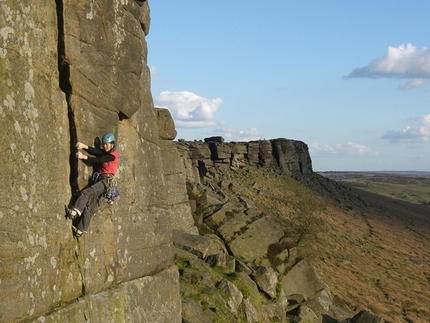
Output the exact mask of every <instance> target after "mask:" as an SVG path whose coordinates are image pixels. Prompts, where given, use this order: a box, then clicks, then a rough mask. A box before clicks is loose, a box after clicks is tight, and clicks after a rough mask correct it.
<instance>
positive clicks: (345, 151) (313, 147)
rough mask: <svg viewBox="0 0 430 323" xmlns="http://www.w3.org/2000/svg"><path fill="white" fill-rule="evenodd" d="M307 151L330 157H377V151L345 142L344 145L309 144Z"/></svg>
mask: <svg viewBox="0 0 430 323" xmlns="http://www.w3.org/2000/svg"><path fill="white" fill-rule="evenodd" d="M309 149H310V151H311V152H312V153H323V154H332V155H352V156H378V151H376V150H373V149H372V148H370V147H367V146H365V145H362V144H358V143H355V142H351V141H349V142H347V143H344V144H334V145H328V144H320V143H315V142H314V143H311V144H309Z"/></svg>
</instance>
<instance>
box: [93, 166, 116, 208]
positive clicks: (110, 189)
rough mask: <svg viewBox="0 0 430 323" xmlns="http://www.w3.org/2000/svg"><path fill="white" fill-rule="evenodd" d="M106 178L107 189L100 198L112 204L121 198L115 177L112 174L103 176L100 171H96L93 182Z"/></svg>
mask: <svg viewBox="0 0 430 323" xmlns="http://www.w3.org/2000/svg"><path fill="white" fill-rule="evenodd" d="M104 179H106V190H105V192H104V193H103V194H102V196H101V197H100V199H101V200H102V201H103V202H105V203H107V204H109V205H112V204H113V202H115V201H117V200H118V199H119V190H118V187H117V182H116V179H115V177H113V176H112V175H108V176H103V175H101V174H100V173H94V174H93V177H92V182H93V184H94V183H97V182H99V181H101V180H104Z"/></svg>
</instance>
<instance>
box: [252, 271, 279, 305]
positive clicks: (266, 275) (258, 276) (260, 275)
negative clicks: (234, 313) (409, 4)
mask: <svg viewBox="0 0 430 323" xmlns="http://www.w3.org/2000/svg"><path fill="white" fill-rule="evenodd" d="M252 278H253V280H254V281H255V282H256V283H257V285H258V287H259V288H260V289H261V290H262V291H263V292H264V293H266V294H267V295H268V296H269V297H270V298H271V299H273V298H275V297H276V287H277V285H278V277H277V276H276V273H275V271H274V270H273V269H272V268H270V267H264V266H258V267H256V268H254V273H253V275H252Z"/></svg>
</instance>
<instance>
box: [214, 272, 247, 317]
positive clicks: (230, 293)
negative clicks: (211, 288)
mask: <svg viewBox="0 0 430 323" xmlns="http://www.w3.org/2000/svg"><path fill="white" fill-rule="evenodd" d="M217 288H219V289H220V290H222V291H224V293H226V294H227V304H228V306H229V307H230V309H231V310H232V312H233V313H237V311H238V309H239V305H240V304H241V303H242V300H243V294H242V292H241V291H240V290H239V288H237V287H236V285H234V284H233V283H231V282H230V281H228V280H226V279H223V280H222V281H221V282H220V283H219V284H218V286H217Z"/></svg>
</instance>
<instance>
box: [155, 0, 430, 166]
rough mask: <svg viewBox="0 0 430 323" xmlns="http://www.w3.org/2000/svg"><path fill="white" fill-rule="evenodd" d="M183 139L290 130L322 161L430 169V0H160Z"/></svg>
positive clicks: (160, 46)
mask: <svg viewBox="0 0 430 323" xmlns="http://www.w3.org/2000/svg"><path fill="white" fill-rule="evenodd" d="M149 6H150V8H151V28H150V34H149V35H148V37H147V41H148V51H149V54H148V65H149V67H150V68H151V78H152V80H151V91H152V95H153V97H154V103H155V105H156V106H158V107H165V108H168V109H169V110H170V111H171V113H172V116H173V118H174V120H175V125H176V129H177V131H178V136H177V139H179V138H184V139H186V140H194V139H197V140H202V139H204V138H206V137H210V136H214V135H221V136H223V137H224V138H225V140H226V141H249V140H256V139H275V138H287V139H294V140H301V141H303V142H305V143H306V144H308V146H309V151H310V154H311V158H312V164H313V169H314V171H405V170H415V171H430V48H428V47H430V32H429V31H430V19H429V13H430V1H427V0H421V1H418V0H408V1H406V0H405V1H401V0H399V1H386V0H378V1H374V0H372V1H370V0H362V1H352V0H351V1H347V0H344V1H339V0H337V1H334V0H325V1H321V0H318V1H317V0H314V1H299V0H294V1H289V0H268V1H245V0H220V1H205V0H194V1H191V0H183V1H176V0H150V1H149Z"/></svg>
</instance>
